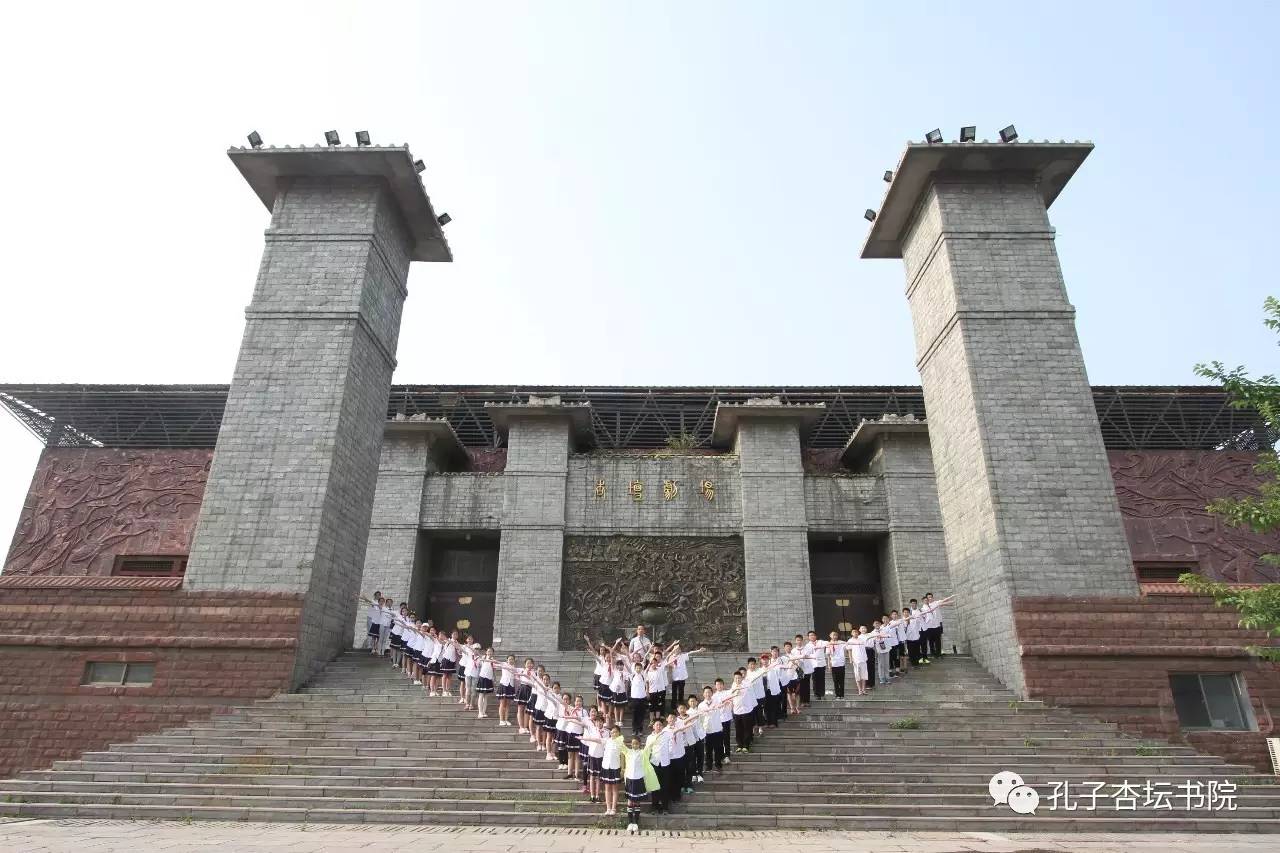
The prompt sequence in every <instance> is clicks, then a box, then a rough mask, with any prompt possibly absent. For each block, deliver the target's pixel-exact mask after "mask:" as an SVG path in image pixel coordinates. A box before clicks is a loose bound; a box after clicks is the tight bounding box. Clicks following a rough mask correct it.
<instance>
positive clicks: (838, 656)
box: [827, 631, 845, 699]
mask: <svg viewBox="0 0 1280 853" xmlns="http://www.w3.org/2000/svg"><path fill="white" fill-rule="evenodd" d="M844 664H845V645H844V643H843V642H842V641H841V639H840V634H839V633H838V632H836V631H832V632H831V638H830V640H829V642H828V643H827V671H828V672H830V673H831V688H832V689H833V690H834V691H835V694H836V698H837V699H843V698H844Z"/></svg>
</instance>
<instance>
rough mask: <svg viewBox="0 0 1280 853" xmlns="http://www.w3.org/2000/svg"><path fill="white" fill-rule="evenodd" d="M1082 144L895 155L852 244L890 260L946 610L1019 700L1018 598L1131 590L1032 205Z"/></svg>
mask: <svg viewBox="0 0 1280 853" xmlns="http://www.w3.org/2000/svg"><path fill="white" fill-rule="evenodd" d="M1092 148H1093V146H1092V145H1089V144H1082V143H1074V144H1065V143H1063V144H1050V143H1043V144H1039V143H1009V144H1003V143H1002V144H988V143H978V144H975V143H959V144H945V143H940V144H936V145H925V144H911V145H908V146H907V150H906V153H905V154H904V155H903V157H902V161H901V162H900V163H899V165H898V169H897V171H896V172H895V173H894V175H893V181H892V183H891V184H890V186H889V191H888V194H887V195H886V197H885V201H884V204H883V205H882V207H881V210H880V212H879V215H878V216H877V218H876V219H875V222H874V223H873V225H872V228H871V233H870V235H869V236H868V237H867V241H866V243H865V244H864V246H863V249H862V257H864V258H902V259H903V261H904V263H905V265H906V273H907V299H908V301H909V302H910V305H911V317H912V321H913V324H914V327H915V339H916V354H917V359H918V361H917V366H918V368H919V370H920V381H921V384H922V385H923V387H924V397H925V407H926V410H927V411H928V416H929V435H930V442H931V445H932V449H933V459H934V467H935V472H936V474H937V481H938V499H939V504H940V508H941V511H942V523H943V531H944V536H945V540H946V550H947V558H948V562H949V563H950V571H951V575H952V582H953V584H954V588H955V592H956V594H957V596H958V597H959V600H958V608H959V610H960V613H961V615H962V616H963V619H964V622H965V627H966V632H967V634H968V637H969V639H970V641H971V644H972V649H973V652H974V655H975V656H977V658H978V659H979V660H980V661H982V663H983V664H984V665H986V666H987V668H988V669H990V670H991V671H992V672H993V673H994V674H995V675H996V676H997V677H998V678H999V679H1000V680H1001V681H1003V682H1004V683H1005V684H1007V685H1008V686H1009V687H1010V688H1012V689H1014V690H1015V691H1018V692H1023V691H1024V683H1023V671H1022V666H1021V661H1020V659H1019V650H1018V644H1017V638H1016V636H1015V633H1014V622H1013V610H1014V607H1015V605H1016V601H1017V598H1018V597H1019V596H1030V595H1037V596H1045V595H1048V596H1052V595H1062V596H1123V595H1135V596H1136V595H1137V592H1138V587H1137V581H1136V578H1135V575H1134V571H1133V566H1132V562H1131V559H1130V555H1129V547H1128V543H1127V541H1126V539H1125V535H1124V530H1123V527H1122V525H1121V520H1120V512H1119V507H1118V504H1117V501H1116V494H1115V486H1114V483H1113V481H1112V479H1111V472H1110V468H1109V466H1108V463H1107V456H1106V451H1105V449H1104V447H1103V443H1102V434H1101V431H1100V430H1099V427H1098V419H1097V412H1096V410H1095V408H1094V405H1093V398H1092V395H1091V392H1090V388H1089V381H1088V378H1087V377H1086V375H1085V368H1084V359H1083V357H1082V356H1081V353H1080V343H1079V340H1078V339H1077V337H1076V329H1075V309H1074V308H1072V306H1071V304H1070V303H1069V302H1068V301H1067V292H1066V287H1065V285H1064V283H1063V279H1062V270H1061V267H1060V266H1059V263H1058V256H1057V252H1056V250H1055V248H1054V242H1053V240H1054V232H1053V229H1052V228H1051V227H1050V225H1049V219H1048V215H1047V213H1046V210H1047V208H1048V207H1049V205H1050V204H1052V203H1053V201H1054V199H1055V198H1056V197H1057V196H1058V194H1059V193H1060V192H1061V191H1062V189H1063V187H1064V186H1065V185H1066V183H1067V181H1068V180H1069V179H1070V178H1071V176H1072V175H1073V174H1074V173H1075V171H1076V169H1077V168H1078V167H1079V165H1080V164H1081V162H1082V161H1083V160H1084V159H1085V157H1086V156H1088V154H1089V152H1090V151H1091V150H1092Z"/></svg>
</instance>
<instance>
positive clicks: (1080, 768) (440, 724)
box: [0, 652, 1280, 832]
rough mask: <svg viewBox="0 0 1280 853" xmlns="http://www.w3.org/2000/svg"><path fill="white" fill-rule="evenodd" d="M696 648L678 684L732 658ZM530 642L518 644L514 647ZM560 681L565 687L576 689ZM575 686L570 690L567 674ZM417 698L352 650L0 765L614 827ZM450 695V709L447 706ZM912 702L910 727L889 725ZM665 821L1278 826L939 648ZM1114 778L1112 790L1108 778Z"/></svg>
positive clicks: (27, 800)
mask: <svg viewBox="0 0 1280 853" xmlns="http://www.w3.org/2000/svg"><path fill="white" fill-rule="evenodd" d="M718 657H720V658H721V659H713V658H708V659H704V660H699V659H697V658H695V663H694V669H693V672H691V678H690V688H693V687H694V686H695V685H698V686H700V685H701V684H703V683H706V682H708V681H710V680H711V678H712V677H714V676H713V675H712V673H713V672H717V671H720V672H724V673H725V674H727V673H728V672H729V671H731V669H732V666H733V665H734V664H736V663H737V661H738V660H739V658H740V656H738V655H731V656H718ZM521 659H523V658H521ZM542 659H543V660H545V661H546V662H547V665H548V669H549V670H550V671H551V673H552V674H553V676H554V677H556V678H557V679H559V680H560V681H562V682H563V683H564V684H565V685H566V687H567V689H570V690H571V691H572V692H578V691H580V690H582V689H584V688H587V689H589V688H590V684H591V667H590V664H589V659H588V658H587V656H586V655H584V654H578V653H573V652H563V653H557V654H552V655H544V656H543V657H542ZM570 685H572V686H570ZM575 688H576V689H575ZM455 701H456V700H454V699H442V698H435V699H431V698H428V697H427V696H426V695H425V693H423V691H422V689H421V688H415V687H413V686H412V685H411V684H410V683H409V682H407V681H406V680H405V679H403V678H401V677H400V676H399V675H398V674H397V673H396V672H395V671H394V670H393V669H392V668H391V667H390V666H389V665H388V664H387V663H386V662H385V661H380V660H377V659H374V658H371V657H370V656H368V655H367V654H363V653H360V652H353V653H350V654H347V655H344V656H342V657H340V658H339V659H338V660H336V661H334V662H333V663H332V664H331V665H330V666H329V667H328V668H327V669H326V670H325V671H324V672H323V673H322V674H321V675H320V676H319V677H318V678H317V679H316V680H315V681H314V682H313V683H312V684H310V685H308V686H306V687H304V688H302V689H301V690H300V691H299V692H298V693H295V694H287V695H280V696H277V697H274V698H272V699H269V700H264V701H261V702H257V703H255V704H253V705H250V706H246V707H243V708H238V709H235V710H234V711H232V712H230V713H227V714H224V715H220V716H218V717H215V718H213V719H212V720H209V721H207V722H201V723H196V724H193V725H191V726H188V727H185V728H180V729H173V730H170V731H166V732H163V733H161V734H157V735H149V736H146V737H142V738H139V739H138V740H136V741H134V742H132V743H127V744H117V745H114V746H112V747H111V748H109V749H107V750H104V751H101V752H91V753H86V754H85V755H84V756H83V757H82V758H80V759H78V760H75V761H60V762H57V763H56V764H55V765H54V768H53V769H51V770H45V771H34V772H28V773H24V774H21V775H20V776H19V777H18V778H16V779H11V780H4V781H0V815H8V816H20V817H78V818H162V819H187V818H190V819H221V820H248V821H299V822H301V821H310V822H386V823H414V824H416V823H430V824H450V825H454V826H480V825H500V824H521V825H529V824H535V825H552V826H616V825H617V822H616V820H615V819H612V818H611V819H609V820H608V821H607V822H606V821H605V819H604V818H602V817H601V815H600V807H599V806H595V805H591V804H589V803H587V802H585V798H584V797H583V796H582V795H581V794H580V793H579V792H578V786H577V785H576V784H575V783H574V782H571V781H568V780H565V779H563V778H558V777H560V776H562V775H563V774H558V773H557V772H556V771H555V766H554V765H553V764H551V763H550V762H547V761H546V760H545V758H544V757H543V756H542V755H540V754H538V753H536V752H534V750H533V748H532V747H531V745H530V744H529V743H528V739H527V738H525V737H521V736H519V735H518V734H517V733H516V730H515V729H514V728H512V729H505V728H503V729H500V728H497V726H496V725H495V723H494V720H493V719H488V720H477V719H476V718H475V717H474V715H465V714H463V713H461V712H460V709H458V706H457V705H456V704H454V702H455ZM456 709H457V710H456ZM908 718H914V719H915V720H916V721H918V724H919V728H918V729H910V728H908V729H896V728H892V727H891V724H892V723H895V722H898V721H902V720H906V719H908ZM731 759H732V760H731V763H730V764H729V765H728V766H727V767H726V768H725V772H724V773H722V774H720V775H715V774H712V775H709V776H707V782H706V783H705V784H703V785H701V786H699V789H698V792H697V793H696V794H694V795H693V796H687V797H685V798H684V801H683V802H682V803H681V804H679V805H678V806H677V808H676V810H675V812H674V813H673V814H671V815H668V816H666V817H662V818H656V819H650V818H648V816H646V823H645V826H646V828H662V829H709V828H721V829H728V828H732V829H750V828H759V829H771V828H782V829H844V830H851V829H852V830H857V829H871V830H928V829H945V830H953V831H954V830H957V829H963V830H978V831H1017V830H1028V831H1032V830H1034V831H1064V830H1065V831H1071V830H1080V831H1098V832H1104V831H1122V830H1123V831H1158V830H1169V831H1182V832H1186V831H1262V832H1280V785H1276V784H1273V783H1274V782H1275V781H1276V779H1275V777H1270V776H1262V775H1259V774H1257V773H1256V772H1255V771H1253V770H1252V769H1251V768H1245V767H1240V766H1233V765H1229V764H1227V763H1225V762H1223V761H1222V760H1220V759H1217V758H1214V757H1211V756H1205V755H1201V754H1199V753H1196V752H1194V751H1193V750H1190V749H1188V748H1185V747H1176V746H1170V745H1168V744H1144V743H1141V742H1139V741H1137V740H1134V739H1132V738H1129V737H1127V736H1125V735H1122V734H1120V733H1119V732H1117V730H1116V728H1115V726H1113V725H1111V724H1107V723H1101V722H1097V721H1094V720H1090V719H1087V718H1083V717H1078V716H1074V715H1072V714H1070V713H1068V712H1065V711H1060V710H1056V709H1051V708H1046V707H1044V706H1043V705H1041V704H1040V703H1037V702H1020V703H1015V702H1014V701H1013V697H1012V695H1011V694H1009V693H1008V692H1007V691H1006V690H1004V688H1002V687H1001V686H1000V685H999V684H998V683H997V682H995V681H994V680H993V679H992V678H991V677H990V676H989V675H987V674H986V672H985V671H983V670H982V669H981V667H979V666H978V665H977V664H976V663H974V662H973V661H972V660H970V659H967V658H956V657H948V658H946V659H944V660H943V661H941V662H939V663H936V664H934V665H933V666H930V667H926V668H922V669H920V670H919V671H917V672H914V673H912V674H911V675H910V676H908V677H907V678H906V679H903V680H902V681H900V682H895V683H894V684H892V685H890V686H889V687H887V688H880V689H878V690H876V691H875V692H874V693H873V694H872V695H871V696H869V697H865V698H848V699H846V700H844V701H836V700H833V699H828V700H826V701H823V702H818V703H815V706H814V707H813V708H812V709H810V710H809V711H807V712H805V713H804V714H803V715H802V716H801V717H800V718H798V719H797V718H792V719H789V720H788V721H787V722H786V723H784V724H783V727H782V728H781V729H778V730H770V731H769V732H768V733H767V734H766V735H765V736H764V737H763V738H761V739H759V740H758V741H757V742H756V747H755V749H754V750H753V751H752V753H751V754H749V755H740V754H735V755H732V756H731ZM1003 770H1010V771H1013V772H1016V773H1019V774H1021V776H1022V777H1023V778H1024V779H1025V780H1026V781H1027V782H1028V783H1029V784H1032V785H1033V786H1034V787H1035V788H1036V789H1037V790H1038V792H1039V795H1040V808H1039V810H1038V813H1037V815H1035V816H1022V815H1018V814H1015V813H1013V812H1012V811H1011V810H1010V809H1009V808H1008V807H1006V806H993V805H992V802H991V797H990V796H989V795H988V793H987V782H988V780H989V779H990V777H991V776H992V775H993V774H994V773H997V772H999V771H1003ZM1188 779H1191V780H1197V781H1202V782H1204V781H1207V780H1209V779H1214V780H1231V781H1233V782H1234V783H1236V784H1237V786H1238V787H1237V790H1236V793H1235V800H1236V803H1237V805H1238V808H1237V809H1236V810H1235V811H1217V812H1214V811H1209V810H1208V809H1205V808H1198V809H1193V810H1191V811H1188V810H1186V809H1185V808H1183V804H1182V803H1181V802H1180V801H1179V797H1178V796H1177V795H1176V794H1175V796H1174V797H1173V801H1172V805H1173V806H1174V807H1173V809H1172V810H1168V811H1154V810H1152V809H1144V808H1142V797H1141V795H1139V799H1138V808H1137V810H1135V811H1132V812H1128V811H1115V810H1114V808H1113V802H1112V800H1110V799H1101V800H1099V807H1098V809H1097V810H1095V811H1088V810H1086V809H1085V808H1084V807H1083V806H1078V807H1077V810H1075V811H1071V812H1068V811H1064V810H1062V809H1061V806H1059V808H1058V809H1057V810H1051V809H1050V797H1051V795H1052V788H1053V783H1054V782H1062V781H1067V782H1070V783H1072V785H1073V790H1074V787H1075V783H1085V782H1106V783H1108V785H1113V784H1119V783H1121V782H1122V781H1124V780H1128V781H1129V783H1130V784H1132V785H1135V786H1136V787H1137V788H1138V790H1139V792H1141V790H1142V786H1143V784H1144V783H1145V782H1147V781H1148V780H1150V781H1151V782H1153V783H1168V784H1170V785H1171V786H1175V787H1173V788H1172V790H1173V791H1175V792H1176V791H1177V788H1176V785H1178V784H1180V783H1183V782H1184V781H1186V780H1188ZM1108 790H1110V789H1108Z"/></svg>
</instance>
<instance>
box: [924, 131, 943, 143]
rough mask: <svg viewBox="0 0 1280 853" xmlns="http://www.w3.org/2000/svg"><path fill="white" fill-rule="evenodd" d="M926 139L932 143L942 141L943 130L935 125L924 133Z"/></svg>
mask: <svg viewBox="0 0 1280 853" xmlns="http://www.w3.org/2000/svg"><path fill="white" fill-rule="evenodd" d="M924 141H925V142H927V143H929V144H930V145H937V144H938V143H939V142H941V141H942V131H941V130H939V129H938V128H936V127H935V128H934V129H933V130H931V131H929V132H928V133H926V134H925V135H924Z"/></svg>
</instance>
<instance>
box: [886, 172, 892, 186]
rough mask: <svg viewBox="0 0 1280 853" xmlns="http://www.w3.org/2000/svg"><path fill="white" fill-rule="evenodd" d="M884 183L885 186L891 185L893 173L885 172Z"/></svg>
mask: <svg viewBox="0 0 1280 853" xmlns="http://www.w3.org/2000/svg"><path fill="white" fill-rule="evenodd" d="M884 182H885V183H886V184H891V183H893V172H885V173H884Z"/></svg>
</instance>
